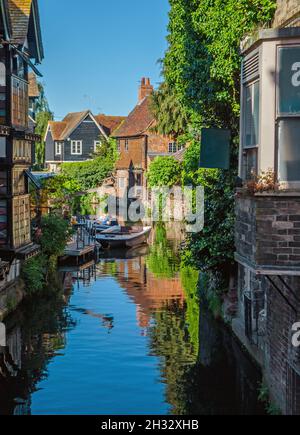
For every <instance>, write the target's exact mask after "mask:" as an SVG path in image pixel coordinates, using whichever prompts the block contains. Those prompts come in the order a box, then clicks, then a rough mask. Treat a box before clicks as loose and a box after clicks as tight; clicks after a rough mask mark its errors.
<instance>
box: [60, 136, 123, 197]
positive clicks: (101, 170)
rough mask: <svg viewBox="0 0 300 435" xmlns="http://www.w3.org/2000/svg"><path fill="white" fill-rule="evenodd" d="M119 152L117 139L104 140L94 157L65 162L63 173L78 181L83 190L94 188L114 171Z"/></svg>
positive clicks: (69, 178)
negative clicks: (80, 160) (75, 161)
mask: <svg viewBox="0 0 300 435" xmlns="http://www.w3.org/2000/svg"><path fill="white" fill-rule="evenodd" d="M117 158H118V153H117V146H116V142H115V140H112V139H109V140H108V141H107V142H103V144H102V145H101V147H99V149H98V150H97V152H96V153H95V155H94V158H93V159H91V160H88V161H85V162H78V163H64V164H63V165H62V175H63V176H64V177H65V178H66V179H67V180H70V181H73V182H75V183H77V185H78V186H80V189H81V190H82V191H86V190H89V189H94V188H97V187H99V186H101V184H102V183H103V181H104V180H105V178H107V177H108V176H109V175H110V174H111V173H112V171H113V169H114V166H115V162H116V161H117Z"/></svg>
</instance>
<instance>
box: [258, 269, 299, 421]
mask: <svg viewBox="0 0 300 435" xmlns="http://www.w3.org/2000/svg"><path fill="white" fill-rule="evenodd" d="M271 279H272V282H273V283H274V285H273V284H271V283H270V282H268V281H267V279H266V278H262V280H263V286H264V288H265V291H266V301H267V302H266V305H267V313H268V315H267V324H266V326H267V327H266V336H265V376H266V379H267V382H268V385H269V389H270V392H271V399H272V401H273V402H274V403H276V404H277V405H278V406H279V407H280V409H281V410H282V411H283V413H284V414H287V415H288V414H290V415H299V414H300V400H299V399H300V397H299V394H300V391H299V382H300V359H299V360H298V361H296V360H295V358H294V351H295V348H293V346H292V325H293V324H294V323H296V322H298V321H300V317H299V315H298V314H297V311H298V312H299V308H300V307H299V303H298V302H297V301H296V300H295V298H294V296H293V294H292V293H291V291H290V290H289V288H291V289H292V290H293V292H295V293H296V294H298V295H300V277H281V279H279V278H278V277H276V276H272V277H271ZM276 287H277V289H276ZM278 289H279V290H280V292H281V293H282V294H280V292H279V291H278ZM283 296H284V297H283ZM284 298H285V299H284ZM292 307H293V308H292Z"/></svg>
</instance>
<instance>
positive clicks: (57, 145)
mask: <svg viewBox="0 0 300 435" xmlns="http://www.w3.org/2000/svg"><path fill="white" fill-rule="evenodd" d="M61 151H62V146H61V142H55V155H56V156H60V155H61Z"/></svg>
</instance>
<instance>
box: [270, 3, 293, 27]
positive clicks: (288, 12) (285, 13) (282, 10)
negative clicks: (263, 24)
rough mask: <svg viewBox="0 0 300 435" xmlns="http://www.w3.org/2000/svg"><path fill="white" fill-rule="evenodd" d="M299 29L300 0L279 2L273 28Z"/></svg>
mask: <svg viewBox="0 0 300 435" xmlns="http://www.w3.org/2000/svg"><path fill="white" fill-rule="evenodd" d="M295 26H297V27H299V26H300V2H299V0H277V11H276V14H275V19H274V23H273V27H295Z"/></svg>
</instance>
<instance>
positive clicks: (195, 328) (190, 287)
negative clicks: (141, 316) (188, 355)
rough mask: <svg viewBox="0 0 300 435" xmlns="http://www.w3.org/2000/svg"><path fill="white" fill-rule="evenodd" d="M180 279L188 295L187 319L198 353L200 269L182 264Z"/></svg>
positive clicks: (192, 340) (186, 295)
mask: <svg viewBox="0 0 300 435" xmlns="http://www.w3.org/2000/svg"><path fill="white" fill-rule="evenodd" d="M180 280H181V285H182V287H183V289H184V293H185V297H186V304H187V312H186V320H187V324H188V329H189V334H190V338H191V342H192V343H193V347H194V350H195V352H196V353H197V354H198V350H199V321H200V301H199V295H198V282H199V270H196V269H194V268H192V267H189V266H184V265H183V264H181V268H180Z"/></svg>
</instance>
